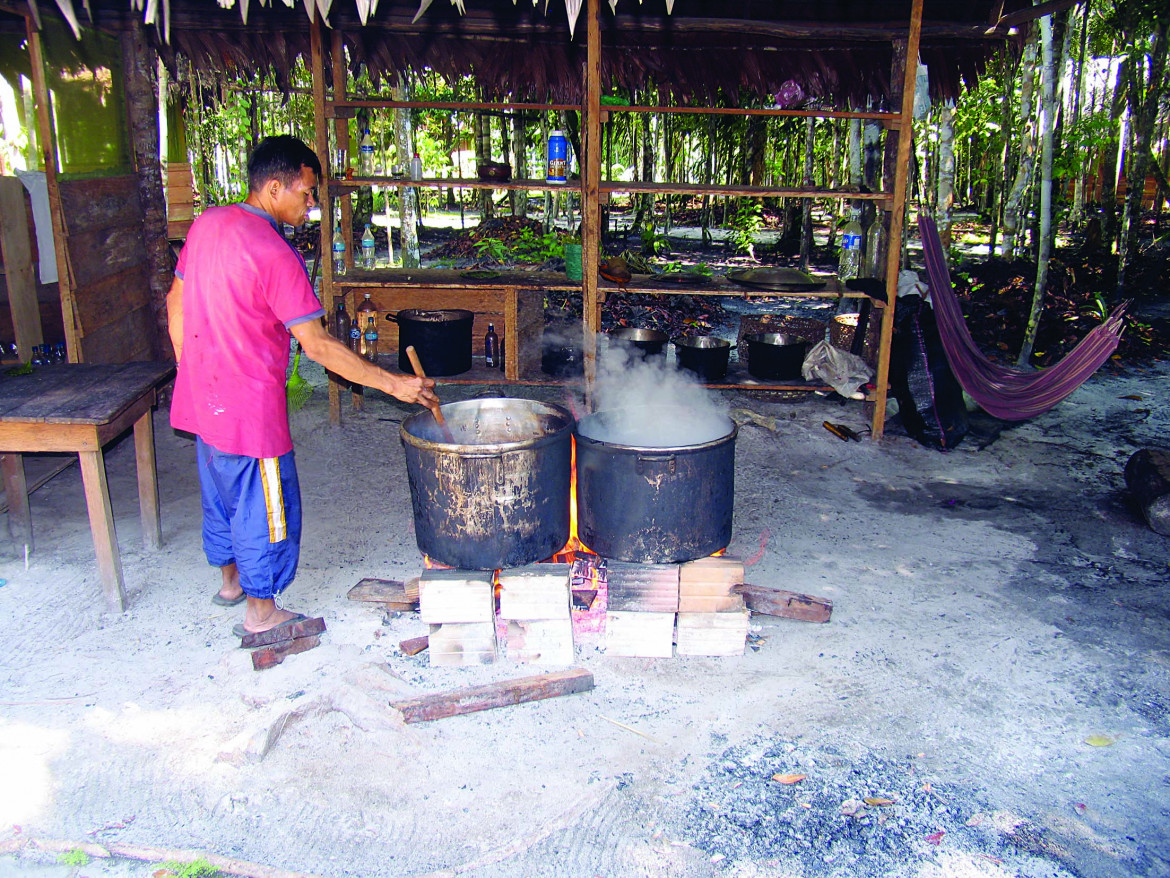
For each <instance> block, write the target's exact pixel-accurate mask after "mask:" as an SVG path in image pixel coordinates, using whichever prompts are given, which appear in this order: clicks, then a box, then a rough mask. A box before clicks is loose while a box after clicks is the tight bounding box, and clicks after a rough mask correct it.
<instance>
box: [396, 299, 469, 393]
mask: <svg viewBox="0 0 1170 878" xmlns="http://www.w3.org/2000/svg"><path fill="white" fill-rule="evenodd" d="M386 319H387V320H393V321H394V322H395V323H397V324H398V368H399V369H400V370H401V371H403V372H405V373H406V374H408V375H413V374H414V368H413V367H412V366H411V365H410V360H409V359H408V358H407V356H406V349H407V348H408V347H410V346H412V345H413V346H414V349H415V351H417V352H418V358H419V361H420V362H421V363H422V368H423V371H424V372H426V373H427V375H428V376H430V377H432V378H434V377H438V376H442V375H459V374H460V373H462V372H466V371H467V370H469V369H470V368H471V325H472V323H473V322H474V321H475V313H474V312H472V311H467V310H465V309H463V308H449V309H440V310H422V309H419V308H407V309H404V310H402V311H399V312H397V313H393V312H391V313H389V314H387V315H386Z"/></svg>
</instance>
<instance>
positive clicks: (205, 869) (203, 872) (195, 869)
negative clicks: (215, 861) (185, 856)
mask: <svg viewBox="0 0 1170 878" xmlns="http://www.w3.org/2000/svg"><path fill="white" fill-rule="evenodd" d="M162 867H163V868H164V869H166V870H167V871H168V872H170V873H171V875H172V876H174V878H220V876H221V873H220V871H219V870H218V869H216V868H215V867H214V866H212V865H211V863H209V862H207V860H205V859H203V858H202V857H200V858H199V859H196V860H192V861H191V862H189V863H178V862H175V861H174V860H168V861H167V862H165V863H163V864H162Z"/></svg>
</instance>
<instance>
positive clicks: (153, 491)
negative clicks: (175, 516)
mask: <svg viewBox="0 0 1170 878" xmlns="http://www.w3.org/2000/svg"><path fill="white" fill-rule="evenodd" d="M134 465H135V469H136V472H137V473H138V510H139V514H140V515H141V517H142V542H143V545H145V546H146V548H148V549H158V548H161V547H162V515H161V513H160V512H159V506H158V467H157V466H156V464H155V458H154V419H153V417H152V416H151V412H150V410H149V409H148V410H147V412H146V414H144V415H143V416H142V417H140V418H139V419H138V420H137V421H135V422H134Z"/></svg>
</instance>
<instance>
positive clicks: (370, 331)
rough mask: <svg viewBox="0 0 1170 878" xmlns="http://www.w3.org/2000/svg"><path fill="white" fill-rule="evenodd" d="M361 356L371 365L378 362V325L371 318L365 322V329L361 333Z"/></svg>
mask: <svg viewBox="0 0 1170 878" xmlns="http://www.w3.org/2000/svg"><path fill="white" fill-rule="evenodd" d="M362 356H363V357H365V358H366V359H367V360H369V361H370V362H371V363H376V362H378V323H377V321H376V320H375V319H374V318H373V317H370V318H369V319H368V320H367V321H366V329H365V332H363V333H362Z"/></svg>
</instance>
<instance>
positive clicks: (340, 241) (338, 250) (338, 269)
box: [333, 220, 345, 275]
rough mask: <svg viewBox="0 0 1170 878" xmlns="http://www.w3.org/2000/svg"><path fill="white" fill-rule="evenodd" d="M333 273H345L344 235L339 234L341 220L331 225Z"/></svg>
mask: <svg viewBox="0 0 1170 878" xmlns="http://www.w3.org/2000/svg"><path fill="white" fill-rule="evenodd" d="M333 273H334V274H335V275H342V274H345V236H344V235H342V234H341V220H338V221H337V224H336V225H335V226H334V227H333Z"/></svg>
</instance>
